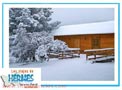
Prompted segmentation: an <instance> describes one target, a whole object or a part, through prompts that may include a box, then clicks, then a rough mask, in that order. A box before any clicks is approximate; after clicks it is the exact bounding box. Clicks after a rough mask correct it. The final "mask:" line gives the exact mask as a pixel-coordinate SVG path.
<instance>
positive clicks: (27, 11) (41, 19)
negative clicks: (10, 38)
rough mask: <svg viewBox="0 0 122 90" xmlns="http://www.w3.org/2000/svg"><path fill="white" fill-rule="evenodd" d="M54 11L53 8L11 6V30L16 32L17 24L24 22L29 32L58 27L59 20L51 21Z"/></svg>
mask: <svg viewBox="0 0 122 90" xmlns="http://www.w3.org/2000/svg"><path fill="white" fill-rule="evenodd" d="M52 13H53V11H52V10H51V8H10V9H9V30H10V34H14V30H16V29H17V25H18V24H19V23H20V22H22V23H23V24H24V25H25V26H26V27H25V28H26V30H27V32H40V31H47V32H50V31H51V30H53V29H55V28H57V26H58V25H59V24H60V22H59V21H56V22H52V23H51V22H50V21H51V20H52V19H51V17H50V16H51V15H52Z"/></svg>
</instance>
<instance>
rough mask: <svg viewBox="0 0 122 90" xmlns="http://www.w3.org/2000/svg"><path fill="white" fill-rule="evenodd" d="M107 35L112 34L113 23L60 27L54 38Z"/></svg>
mask: <svg viewBox="0 0 122 90" xmlns="http://www.w3.org/2000/svg"><path fill="white" fill-rule="evenodd" d="M108 33H114V21H106V22H97V23H88V24H77V25H66V26H61V27H59V28H58V29H57V30H55V31H54V36H62V35H80V34H108Z"/></svg>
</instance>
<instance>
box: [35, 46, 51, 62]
mask: <svg viewBox="0 0 122 90" xmlns="http://www.w3.org/2000/svg"><path fill="white" fill-rule="evenodd" d="M47 51H48V48H47V47H46V46H45V45H41V46H39V47H38V49H36V52H35V59H36V60H37V61H41V62H43V61H44V60H46V59H47V61H48V60H49V58H48V55H47Z"/></svg>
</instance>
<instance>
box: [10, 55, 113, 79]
mask: <svg viewBox="0 0 122 90" xmlns="http://www.w3.org/2000/svg"><path fill="white" fill-rule="evenodd" d="M10 67H11V68H41V69H42V80H43V81H58V80H59V81H90V80H91V81H92V80H93V81H113V80H114V62H108V63H107V62H106V63H94V64H92V63H91V61H86V60H85V55H81V56H80V58H73V59H71V58H69V59H61V60H58V59H56V58H55V59H50V61H49V62H44V63H39V62H34V63H29V64H22V63H20V64H15V63H14V64H10Z"/></svg>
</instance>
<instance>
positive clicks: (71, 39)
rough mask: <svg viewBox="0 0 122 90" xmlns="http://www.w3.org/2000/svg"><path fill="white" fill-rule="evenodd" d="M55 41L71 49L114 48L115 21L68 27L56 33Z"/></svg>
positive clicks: (61, 28) (63, 27)
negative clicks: (65, 44) (62, 42)
mask: <svg viewBox="0 0 122 90" xmlns="http://www.w3.org/2000/svg"><path fill="white" fill-rule="evenodd" d="M54 39H59V40H62V41H64V42H66V43H67V45H68V46H69V47H70V48H80V49H81V52H83V50H86V49H99V48H114V21H107V22H98V23H89V24H79V25H67V26H62V27H60V28H59V29H57V30H56V31H55V32H54Z"/></svg>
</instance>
